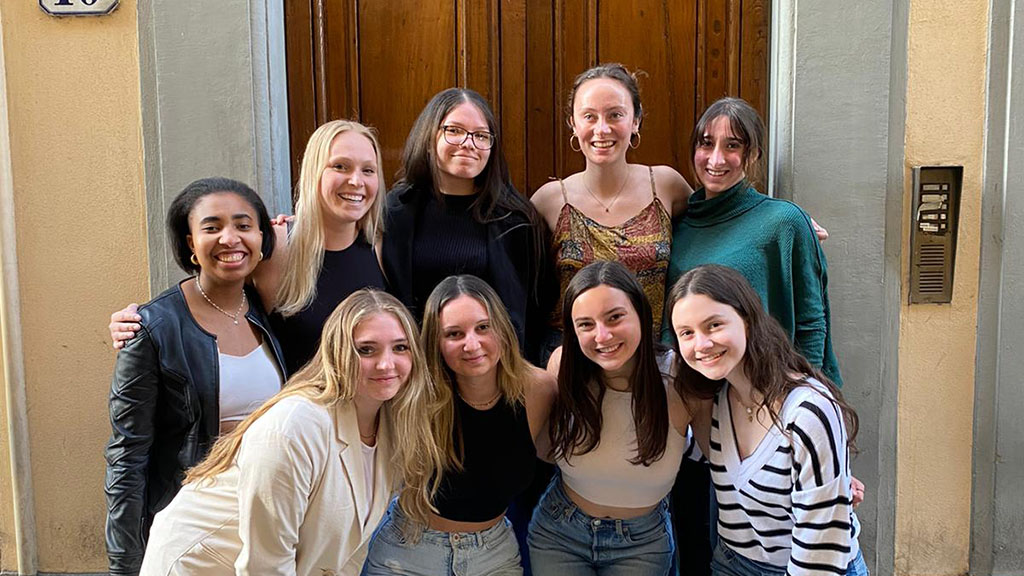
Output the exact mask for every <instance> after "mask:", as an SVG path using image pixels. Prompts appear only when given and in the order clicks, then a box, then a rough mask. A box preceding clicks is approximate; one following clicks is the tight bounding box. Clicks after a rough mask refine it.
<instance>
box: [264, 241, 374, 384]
mask: <svg viewBox="0 0 1024 576" xmlns="http://www.w3.org/2000/svg"><path fill="white" fill-rule="evenodd" d="M360 288H378V289H380V290H384V289H385V288H386V285H385V283H384V273H383V272H381V271H380V263H379V262H377V255H376V254H374V252H373V247H371V246H370V244H369V243H367V242H366V240H364V239H363V237H362V236H358V237H356V240H355V242H353V243H352V245H351V246H349V247H348V248H345V249H344V250H333V251H332V250H325V251H324V264H323V266H322V267H321V268H320V276H319V277H317V279H316V296H315V297H314V298H313V301H312V302H310V303H309V305H308V306H306V307H305V308H303V309H302V310H300V311H299V312H298V313H297V314H294V315H292V316H289V317H287V318H284V317H282V316H281V315H280V314H276V313H275V314H273V315H272V316H271V317H270V324H271V326H272V327H273V329H274V334H275V335H276V336H277V339H278V340H280V341H281V349H282V350H283V352H284V362H285V364H286V365H287V368H288V373H289V374H295V373H296V372H297V371H298V370H299V368H302V366H303V365H304V364H305V363H306V362H308V361H309V359H310V358H312V357H313V354H315V353H316V350H317V348H318V347H319V346H320V333H321V332H323V330H324V322H327V317H328V316H330V315H331V312H334V309H335V308H337V307H338V304H341V301H342V300H344V299H345V298H348V296H349V294H351V293H353V292H355V291H356V290H359V289H360Z"/></svg>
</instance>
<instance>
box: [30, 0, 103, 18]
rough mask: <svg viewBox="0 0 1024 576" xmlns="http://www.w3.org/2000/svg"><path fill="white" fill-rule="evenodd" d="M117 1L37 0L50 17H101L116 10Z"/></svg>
mask: <svg viewBox="0 0 1024 576" xmlns="http://www.w3.org/2000/svg"><path fill="white" fill-rule="evenodd" d="M117 3H118V0H39V7H40V8H41V9H42V10H43V12H46V13H47V14H49V15H50V16H103V15H106V14H110V13H111V12H113V11H114V8H117Z"/></svg>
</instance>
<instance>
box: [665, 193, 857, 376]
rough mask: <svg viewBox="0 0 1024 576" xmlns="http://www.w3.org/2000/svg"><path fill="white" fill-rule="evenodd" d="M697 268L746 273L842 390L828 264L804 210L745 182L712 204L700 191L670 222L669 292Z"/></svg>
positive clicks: (800, 344)
mask: <svg viewBox="0 0 1024 576" xmlns="http://www.w3.org/2000/svg"><path fill="white" fill-rule="evenodd" d="M701 264H721V265H723V266H729V267H730V268H734V269H736V270H738V271H739V272H740V273H741V274H743V275H744V276H745V277H746V278H747V280H749V281H750V284H751V285H752V286H753V287H754V290H755V291H756V292H757V293H758V295H759V296H760V297H761V301H762V302H763V303H764V305H765V307H766V309H767V310H768V313H769V314H771V315H772V316H774V317H775V319H776V320H778V321H779V323H780V324H782V328H783V329H785V330H786V333H787V334H789V336H790V338H792V339H793V342H794V343H795V344H796V347H797V349H798V350H799V351H800V352H801V353H802V354H803V355H804V356H805V357H806V358H807V360H809V361H810V362H811V364H813V365H815V366H820V367H821V370H822V372H824V373H825V376H828V378H829V379H831V380H832V381H833V382H835V384H836V385H837V386H842V384H843V381H842V377H841V376H840V374H839V364H838V362H837V361H836V356H835V353H834V352H833V351H832V337H831V330H830V323H831V319H830V317H829V304H828V290H827V287H828V265H827V264H826V262H825V253H824V252H823V251H822V249H821V245H820V244H819V242H818V238H817V236H816V235H815V233H814V228H813V227H812V226H811V218H810V216H808V215H807V213H806V212H804V211H803V210H801V209H800V207H799V206H797V205H796V204H793V203H792V202H788V201H786V200H779V199H776V198H769V197H767V196H764V195H762V194H760V193H758V192H757V190H755V189H754V188H752V187H751V186H750V185H749V183H748V182H747V181H745V180H744V181H741V182H740V183H739V184H737V185H735V186H733V187H732V188H730V189H728V190H726V191H725V192H723V193H721V194H720V195H718V196H716V197H715V198H711V199H707V198H706V195H705V191H704V189H703V188H701V189H700V190H697V191H696V192H694V194H693V196H691V197H690V203H689V206H688V207H687V209H686V212H685V213H684V214H683V216H682V217H681V218H679V219H678V220H677V221H676V223H675V225H674V229H673V235H672V256H671V259H670V262H669V269H668V287H669V289H671V287H672V285H673V284H675V282H676V280H678V279H679V277H680V276H682V275H683V273H685V272H686V271H687V270H690V269H691V268H695V267H697V266H700V265H701ZM667 310H668V307H666V311H667ZM668 324H669V323H668V322H666V325H668Z"/></svg>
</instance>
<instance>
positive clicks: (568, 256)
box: [551, 167, 672, 338]
mask: <svg viewBox="0 0 1024 576" xmlns="http://www.w3.org/2000/svg"><path fill="white" fill-rule="evenodd" d="M648 170H649V171H650V176H651V203H650V204H648V205H647V206H646V207H644V209H642V210H640V212H638V213H637V214H636V215H635V216H633V217H632V218H630V219H628V220H626V221H625V222H623V223H622V224H620V225H618V226H604V225H602V224H599V223H597V222H595V221H594V220H592V219H591V218H590V217H588V216H587V215H585V214H584V213H583V212H580V211H579V210H578V209H577V208H576V207H575V206H573V205H572V204H569V199H568V197H567V195H566V192H565V184H564V183H562V182H561V181H559V183H560V184H561V186H562V200H563V201H564V202H565V204H564V205H563V206H562V211H561V212H559V214H558V222H557V223H556V224H555V230H554V234H553V238H552V248H553V252H554V254H555V267H556V269H557V272H558V281H559V285H560V287H561V296H559V298H558V305H557V306H555V309H554V310H553V312H552V315H551V324H552V326H554V327H556V328H561V322H562V299H563V298H564V296H565V289H566V288H567V287H568V286H569V281H570V280H572V277H573V276H575V275H576V273H577V272H579V271H580V269H581V268H583V267H584V266H586V265H587V264H590V263H591V262H594V261H596V260H618V261H619V262H621V263H622V264H624V265H625V266H626V268H628V269H629V270H631V271H632V272H633V273H634V274H636V277H637V279H638V280H639V281H640V285H641V286H642V287H643V289H644V292H645V293H646V294H647V299H648V300H650V302H651V316H652V318H651V321H652V322H654V334H655V338H657V335H658V334H660V333H661V321H662V314H663V308H664V305H665V278H666V275H667V272H668V261H669V254H670V253H671V251H672V219H671V218H670V217H669V215H668V212H667V211H666V210H665V207H664V206H662V204H661V200H659V199H658V196H657V194H655V192H654V170H653V169H652V168H650V167H648Z"/></svg>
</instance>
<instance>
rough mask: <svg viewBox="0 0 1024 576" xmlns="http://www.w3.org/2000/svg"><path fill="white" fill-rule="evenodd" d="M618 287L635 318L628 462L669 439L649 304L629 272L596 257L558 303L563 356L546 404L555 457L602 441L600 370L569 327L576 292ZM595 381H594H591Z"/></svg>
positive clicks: (650, 456) (654, 453) (656, 453)
mask: <svg viewBox="0 0 1024 576" xmlns="http://www.w3.org/2000/svg"><path fill="white" fill-rule="evenodd" d="M601 285H605V286H609V287H611V288H615V289H618V290H621V291H622V292H623V293H625V294H626V297H627V298H629V301H630V303H631V304H632V305H633V310H634V311H635V313H636V314H637V315H638V316H639V318H640V344H639V345H638V346H637V349H636V352H635V357H634V358H635V362H634V365H633V373H632V374H631V375H630V378H629V382H630V384H631V386H630V387H631V393H632V396H633V422H634V425H635V428H636V442H637V454H636V457H635V458H633V459H631V460H630V463H632V464H643V465H644V466H648V465H650V464H651V463H652V462H654V461H656V460H658V459H659V458H661V457H662V455H664V453H665V446H666V444H667V443H668V427H669V420H668V396H667V395H666V393H665V384H664V381H663V380H662V375H661V370H660V369H659V368H658V348H659V347H660V346H659V345H658V344H657V343H656V342H655V340H654V334H653V333H654V326H653V323H652V322H651V321H650V318H651V304H650V302H648V300H647V295H646V294H645V293H644V290H643V288H642V287H641V286H640V283H639V282H638V281H637V279H636V276H634V275H633V273H632V272H630V271H629V270H628V269H627V268H626V267H625V266H623V265H622V264H621V263H619V262H615V261H606V260H599V261H597V262H593V263H591V264H588V265H587V266H585V267H584V268H583V269H582V270H580V271H579V272H577V273H576V275H575V276H573V278H572V280H570V281H569V286H568V287H567V288H566V291H565V299H564V301H563V303H562V325H563V326H564V327H565V331H564V332H563V333H562V361H561V364H560V365H559V369H558V397H557V398H556V399H555V404H554V406H553V407H552V409H551V419H550V423H551V425H550V427H549V428H550V432H549V433H550V436H551V447H552V451H553V454H554V457H555V458H556V459H557V458H564V459H565V460H566V461H568V460H570V459H571V457H572V456H574V455H582V454H586V453H587V452H590V451H591V450H593V449H594V448H596V447H597V445H598V444H599V443H600V442H601V403H602V402H603V400H604V394H605V388H606V386H605V379H604V378H605V377H604V371H603V370H602V369H601V367H600V366H598V365H597V364H595V363H594V362H593V361H592V360H591V359H589V358H587V357H586V355H585V354H583V350H582V349H581V348H580V341H579V337H577V336H576V330H575V329H574V328H573V321H572V305H573V304H574V303H575V302H576V299H577V298H579V296H580V295H581V294H583V293H584V292H586V291H587V290H590V289H591V288H596V287H597V286H601ZM595 383H596V384H598V385H597V386H594V384H595Z"/></svg>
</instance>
